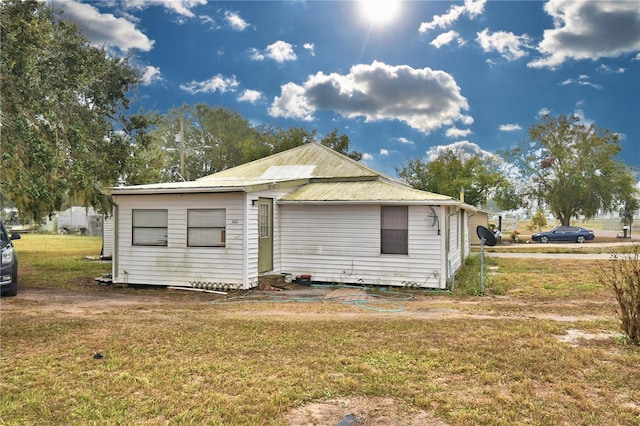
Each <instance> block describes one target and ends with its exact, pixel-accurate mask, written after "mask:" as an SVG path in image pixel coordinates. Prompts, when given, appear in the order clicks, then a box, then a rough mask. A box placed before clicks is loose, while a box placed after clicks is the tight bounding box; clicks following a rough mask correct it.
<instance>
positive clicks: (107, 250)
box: [102, 216, 114, 257]
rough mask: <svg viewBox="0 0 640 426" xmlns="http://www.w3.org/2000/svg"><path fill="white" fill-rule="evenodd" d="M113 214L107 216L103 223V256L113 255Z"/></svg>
mask: <svg viewBox="0 0 640 426" xmlns="http://www.w3.org/2000/svg"><path fill="white" fill-rule="evenodd" d="M113 233H114V230H113V216H109V217H105V219H104V222H103V224H102V256H103V257H111V256H112V255H113Z"/></svg>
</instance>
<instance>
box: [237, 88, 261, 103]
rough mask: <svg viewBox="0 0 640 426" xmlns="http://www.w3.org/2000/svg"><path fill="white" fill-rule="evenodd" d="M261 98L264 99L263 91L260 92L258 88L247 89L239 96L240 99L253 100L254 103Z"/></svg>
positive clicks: (241, 100)
mask: <svg viewBox="0 0 640 426" xmlns="http://www.w3.org/2000/svg"><path fill="white" fill-rule="evenodd" d="M260 99H262V92H259V91H257V90H249V89H247V90H245V91H244V92H242V95H240V96H238V101H240V102H251V103H252V104H255V103H256V102H258V101H259V100H260Z"/></svg>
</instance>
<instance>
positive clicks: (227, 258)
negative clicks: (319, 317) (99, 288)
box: [111, 143, 475, 289]
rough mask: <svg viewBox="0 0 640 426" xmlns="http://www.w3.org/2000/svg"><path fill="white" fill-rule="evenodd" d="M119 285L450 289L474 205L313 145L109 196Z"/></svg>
mask: <svg viewBox="0 0 640 426" xmlns="http://www.w3.org/2000/svg"><path fill="white" fill-rule="evenodd" d="M111 195H112V199H113V201H114V203H115V205H116V206H117V207H116V208H115V210H114V246H113V250H114V253H113V272H112V275H113V280H114V282H115V283H128V284H150V285H171V286H188V287H191V286H202V285H205V286H209V287H213V288H230V287H233V288H242V289H249V288H252V287H255V286H256V285H257V284H258V280H259V278H260V277H261V276H263V275H274V274H275V275H279V274H291V275H292V276H296V275H302V274H309V275H311V276H312V280H313V281H314V282H331V283H364V284H377V285H392V286H403V287H421V288H439V289H444V288H446V287H447V283H448V280H450V278H451V277H452V274H453V273H454V272H455V271H457V270H458V269H459V268H460V266H461V265H462V262H463V260H464V258H465V257H466V256H467V255H468V254H469V252H470V239H469V226H468V223H469V213H470V212H473V211H475V209H474V208H473V207H472V206H469V205H466V204H464V203H461V202H460V201H459V200H456V199H453V198H451V197H448V196H443V195H439V194H433V193H429V192H424V191H418V190H415V189H413V188H411V187H409V186H407V185H405V184H403V183H401V182H398V181H396V180H394V179H392V178H389V177H387V176H384V175H383V174H381V173H380V172H377V171H375V170H373V169H371V168H369V167H367V166H365V165H363V164H360V163H358V162H356V161H354V160H352V159H350V158H348V157H346V156H343V155H341V154H339V153H337V152H335V151H333V150H331V149H329V148H327V147H325V146H323V145H321V144H317V143H310V144H305V145H302V146H299V147H297V148H293V149H291V150H288V151H284V152H281V153H279V154H275V155H272V156H270V157H266V158H263V159H260V160H256V161H253V162H251V163H247V164H244V165H241V166H238V167H234V168H232V169H229V170H225V171H223V172H220V173H216V174H214V175H210V176H206V177H203V178H201V179H198V180H196V181H191V182H175V183H161V184H151V185H140V186H130V187H116V188H112V189H111Z"/></svg>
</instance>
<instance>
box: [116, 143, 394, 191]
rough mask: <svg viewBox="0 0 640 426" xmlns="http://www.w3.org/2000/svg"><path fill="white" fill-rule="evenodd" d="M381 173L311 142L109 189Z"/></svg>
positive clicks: (188, 187) (231, 185)
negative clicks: (182, 177)
mask: <svg viewBox="0 0 640 426" xmlns="http://www.w3.org/2000/svg"><path fill="white" fill-rule="evenodd" d="M379 177H383V178H386V179H389V180H391V178H390V177H387V176H385V175H383V174H381V173H380V172H378V171H376V170H374V169H371V168H369V167H367V166H365V165H364V164H360V163H358V162H357V161H355V160H353V159H351V158H349V157H347V156H345V155H342V154H340V153H338V152H336V151H334V150H332V149H331V148H328V147H326V146H324V145H322V144H319V143H316V142H313V143H307V144H304V145H301V146H298V147H296V148H292V149H289V150H287V151H283V152H280V153H277V154H274V155H271V156H269V157H265V158H261V159H259V160H255V161H252V162H249V163H246V164H242V165H240V166H236V167H233V168H230V169H227V170H224V171H221V172H218V173H214V174H212V175H209V176H204V177H202V178H200V179H196V180H194V181H188V182H166V183H154V184H148V185H135V186H124V187H113V188H110V192H111V193H112V194H114V195H117V194H143V193H147V194H150V193H179V192H230V191H242V192H251V191H258V190H260V189H263V188H265V187H268V186H273V185H276V184H279V183H285V184H291V183H294V182H296V181H297V182H299V184H300V185H302V184H304V183H308V182H310V181H311V180H315V179H320V180H325V179H333V180H344V179H348V180H357V179H365V180H375V179H378V178H379Z"/></svg>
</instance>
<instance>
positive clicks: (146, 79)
mask: <svg viewBox="0 0 640 426" xmlns="http://www.w3.org/2000/svg"><path fill="white" fill-rule="evenodd" d="M159 81H162V74H161V73H160V68H158V67H153V66H148V67H145V69H144V70H143V72H142V84H143V85H144V86H148V85H150V84H152V83H156V82H159Z"/></svg>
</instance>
